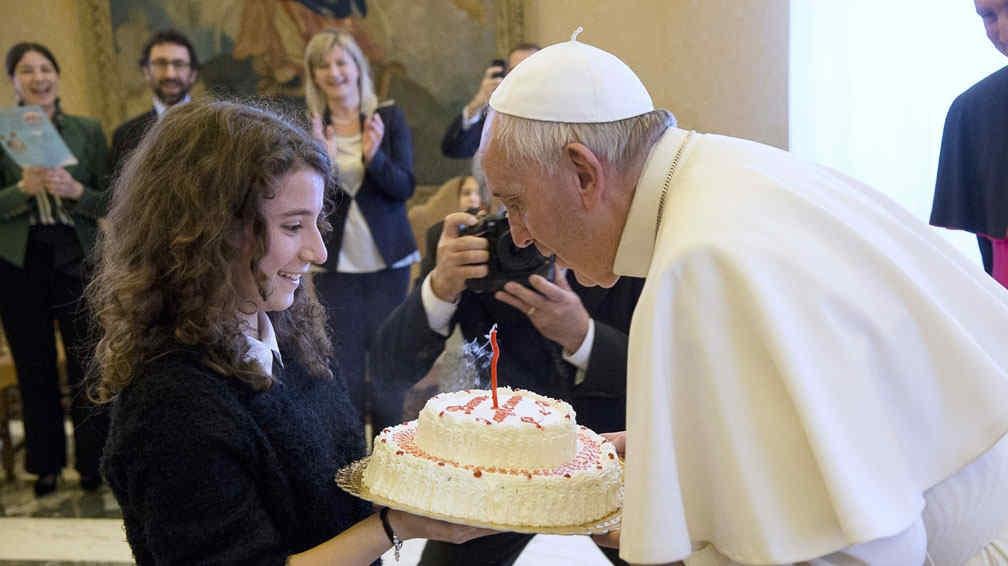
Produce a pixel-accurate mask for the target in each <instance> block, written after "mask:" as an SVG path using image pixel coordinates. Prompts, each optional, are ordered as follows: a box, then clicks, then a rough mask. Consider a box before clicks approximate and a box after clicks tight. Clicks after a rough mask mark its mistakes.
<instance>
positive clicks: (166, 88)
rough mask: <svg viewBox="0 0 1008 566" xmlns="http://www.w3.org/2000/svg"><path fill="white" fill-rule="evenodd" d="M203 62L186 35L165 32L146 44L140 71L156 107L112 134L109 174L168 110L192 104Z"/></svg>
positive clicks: (141, 56) (170, 31) (156, 33)
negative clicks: (194, 87)
mask: <svg viewBox="0 0 1008 566" xmlns="http://www.w3.org/2000/svg"><path fill="white" fill-rule="evenodd" d="M199 68H200V63H199V58H198V57H197V56H196V49H195V48H193V45H192V42H191V41H189V38H188V37H186V36H185V35H184V34H183V33H182V32H180V31H178V30H175V29H164V30H160V31H157V32H155V33H154V35H152V36H151V37H150V39H148V40H147V43H145V44H144V47H143V51H142V54H141V55H140V70H141V71H143V75H144V79H145V80H146V81H147V86H149V87H150V89H151V93H152V94H153V97H152V98H153V103H154V107H153V108H151V109H150V110H148V111H147V112H144V113H143V114H140V115H139V116H134V117H133V118H130V119H129V120H127V121H126V122H124V123H122V124H121V125H120V126H119V127H118V128H116V130H115V132H114V133H113V134H112V152H111V157H110V166H109V170H110V171H111V172H112V173H115V172H116V171H118V170H119V168H120V167H122V161H123V160H124V159H126V158H127V157H128V156H129V154H130V153H131V152H132V151H133V150H134V149H136V147H137V146H138V145H140V140H141V139H143V136H144V134H145V133H146V132H147V130H148V129H150V127H151V125H152V124H154V122H156V121H157V120H158V119H159V118H160V117H161V116H162V115H163V114H164V113H165V110H167V109H169V108H171V107H172V106H175V105H176V104H183V103H185V102H188V101H189V90H190V89H192V86H193V83H195V82H196V79H197V77H198V76H199Z"/></svg>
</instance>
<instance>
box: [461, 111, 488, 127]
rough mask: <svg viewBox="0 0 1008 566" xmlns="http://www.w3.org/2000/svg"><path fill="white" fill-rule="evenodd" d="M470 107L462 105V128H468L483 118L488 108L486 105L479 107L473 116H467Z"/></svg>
mask: <svg viewBox="0 0 1008 566" xmlns="http://www.w3.org/2000/svg"><path fill="white" fill-rule="evenodd" d="M468 110H469V107H468V106H463V107H462V129H463V130H468V129H469V128H471V127H473V126H475V125H476V124H477V123H478V122H479V121H480V120H482V119H483V113H484V111H485V110H486V106H484V107H482V108H480V109H479V112H473V115H472V116H467V114H468Z"/></svg>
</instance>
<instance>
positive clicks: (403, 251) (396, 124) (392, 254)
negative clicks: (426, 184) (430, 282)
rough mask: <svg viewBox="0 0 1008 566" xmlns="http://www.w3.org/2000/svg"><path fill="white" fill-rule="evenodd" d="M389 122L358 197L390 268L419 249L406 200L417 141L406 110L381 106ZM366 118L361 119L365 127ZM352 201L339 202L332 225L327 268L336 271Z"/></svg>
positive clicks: (344, 197) (411, 186) (410, 192)
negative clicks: (407, 215)
mask: <svg viewBox="0 0 1008 566" xmlns="http://www.w3.org/2000/svg"><path fill="white" fill-rule="evenodd" d="M377 112H378V115H379V116H381V119H382V122H384V124H385V135H384V136H383V137H382V141H381V146H380V147H379V148H378V152H377V153H375V156H374V158H373V159H372V160H371V163H369V164H368V166H367V169H366V170H365V171H364V180H363V181H362V184H361V187H360V190H358V191H357V195H356V196H355V197H354V198H355V199H356V200H357V206H359V207H360V210H361V213H362V214H363V215H364V219H365V220H366V221H367V223H368V228H369V229H370V230H371V236H372V237H373V238H374V241H375V244H376V245H377V246H378V252H379V253H381V256H382V259H383V260H384V261H385V264H386V265H388V266H389V267H391V266H392V264H394V263H395V262H397V261H399V260H401V259H402V258H404V257H406V256H408V255H409V254H411V253H413V252H414V251H416V249H417V247H416V242H415V241H414V239H413V229H412V228H410V224H409V220H408V219H407V217H406V201H407V200H408V199H409V198H410V197H411V196H413V191H414V189H415V188H416V183H415V181H414V179H413V140H412V136H411V134H410V129H409V126H408V125H407V124H406V118H405V116H403V113H402V110H400V109H399V107H397V106H386V107H382V108H378V110H377ZM363 120H364V116H363V115H362V116H361V121H362V123H363ZM350 202H351V199H350V198H349V195H348V194H347V193H345V192H341V193H340V197H339V198H337V199H336V203H335V207H334V210H333V212H332V214H330V215H329V222H330V224H332V228H333V229H332V232H331V233H330V234H329V236H328V238H327V239H326V247H327V248H328V249H329V258H328V259H327V260H326V263H325V267H326V269H329V270H330V271H334V270H336V268H337V264H338V262H339V250H340V247H341V246H342V245H343V228H344V227H345V225H346V219H347V214H348V213H349V212H350Z"/></svg>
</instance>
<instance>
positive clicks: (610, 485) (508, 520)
mask: <svg viewBox="0 0 1008 566" xmlns="http://www.w3.org/2000/svg"><path fill="white" fill-rule="evenodd" d="M497 396H498V408H496V409H494V408H493V402H492V398H491V393H490V391H487V390H475V389H473V390H466V391H456V392H452V393H442V394H440V395H437V396H436V397H433V398H432V399H430V400H429V401H428V402H427V404H426V406H424V409H423V411H421V412H420V416H419V418H418V419H417V420H415V421H410V422H408V423H404V424H401V425H398V426H394V427H390V428H387V429H385V430H383V431H382V432H381V434H380V435H379V436H378V438H377V439H376V440H375V444H374V451H373V452H372V455H371V459H370V461H369V462H368V465H367V468H366V469H365V470H364V478H363V480H364V484H365V485H366V486H367V488H368V489H369V490H370V491H371V492H372V493H374V494H375V495H378V496H381V497H384V498H386V499H389V500H391V501H396V502H399V503H402V504H405V505H409V506H410V507H414V508H416V509H422V510H426V511H430V512H433V513H438V514H441V515H447V516H451V517H458V518H464V519H471V520H476V521H480V522H484V523H493V524H499V525H523V526H529V527H550V526H568V525H581V524H585V523H588V522H591V521H596V520H599V519H602V518H604V517H606V516H608V515H610V514H612V513H613V512H614V511H616V510H617V509H619V507H620V505H621V502H622V489H621V484H622V467H621V464H620V461H619V458H618V457H617V456H616V450H615V448H614V447H613V445H612V444H610V443H609V442H607V441H606V440H605V439H604V438H602V437H601V436H599V435H597V434H595V433H594V432H592V431H591V430H589V429H587V428H584V427H581V426H578V425H577V422H576V420H575V415H574V409H573V408H572V407H571V406H570V405H569V404H567V403H564V402H563V401H557V400H556V399H550V398H549V397H543V396H541V395H537V394H535V393H532V392H530V391H523V390H512V389H509V388H499V389H497Z"/></svg>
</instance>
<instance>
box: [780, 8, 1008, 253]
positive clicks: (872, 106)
mask: <svg viewBox="0 0 1008 566" xmlns="http://www.w3.org/2000/svg"><path fill="white" fill-rule="evenodd" d="M1006 63H1008V61H1006V60H1005V58H1004V57H1003V56H1002V55H1000V54H999V53H998V52H997V51H996V50H995V49H994V47H993V46H992V45H991V44H990V42H989V41H988V40H987V37H986V35H985V34H984V29H983V24H982V23H981V21H980V18H979V17H978V16H977V15H976V12H975V11H974V8H973V3H972V2H970V1H969V0H955V1H948V0H926V1H920V0H915V1H911V0H885V1H878V0H814V1H813V0H796V1H794V2H792V3H791V45H790V86H789V88H790V95H789V98H790V112H789V116H790V135H789V138H790V143H791V151H792V152H794V153H796V154H798V155H801V156H803V157H806V158H808V159H810V160H813V161H817V162H819V163H823V164H826V165H828V166H830V167H833V168H836V169H839V170H841V171H843V172H845V173H847V174H849V175H852V176H854V177H857V178H859V179H861V180H863V181H865V182H867V183H868V184H870V185H872V186H874V187H875V188H877V189H879V190H881V191H883V192H885V193H886V194H888V195H889V196H890V197H891V198H893V199H895V200H896V201H897V202H899V203H900V204H902V205H903V206H904V207H906V208H907V209H909V210H910V211H911V213H913V214H914V216H916V217H918V218H920V219H922V220H924V221H927V219H928V217H929V216H930V212H931V200H932V197H933V195H934V181H935V174H936V171H937V167H938V152H939V148H940V142H941V133H942V126H943V124H944V120H945V113H946V112H947V110H948V107H949V104H951V102H952V100H953V99H954V98H955V97H956V95H958V94H959V93H960V92H962V91H963V90H965V89H966V88H968V87H969V86H970V85H972V84H973V83H975V82H977V81H978V80H980V79H982V78H983V77H985V76H987V75H988V74H990V73H991V72H993V71H995V70H996V69H999V68H1000V67H1002V66H1004V65H1005V64H1006ZM1006 104H1008V101H1006ZM936 230H939V229H937V228H936ZM940 231H941V232H942V233H943V234H944V235H945V236H946V237H948V238H949V239H950V240H951V241H952V242H953V243H954V244H955V245H956V246H957V247H958V248H959V249H960V250H962V251H963V252H964V253H966V254H967V255H968V256H969V257H971V258H973V259H974V260H975V261H976V262H979V261H980V256H979V252H977V250H976V241H975V238H974V237H973V236H972V235H971V234H967V233H964V232H953V231H949V230H940Z"/></svg>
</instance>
